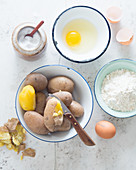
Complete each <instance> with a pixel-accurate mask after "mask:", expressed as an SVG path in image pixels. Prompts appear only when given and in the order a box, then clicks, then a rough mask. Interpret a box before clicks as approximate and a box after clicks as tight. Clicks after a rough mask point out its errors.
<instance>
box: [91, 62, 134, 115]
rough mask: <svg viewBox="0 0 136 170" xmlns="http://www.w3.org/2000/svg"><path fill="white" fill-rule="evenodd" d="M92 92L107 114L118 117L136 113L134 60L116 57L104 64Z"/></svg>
mask: <svg viewBox="0 0 136 170" xmlns="http://www.w3.org/2000/svg"><path fill="white" fill-rule="evenodd" d="M94 94H95V98H96V101H97V103H98V104H99V106H100V107H101V108H102V109H103V110H104V111H105V112H106V113H108V114H109V115H111V116H114V117H118V118H127V117H131V116H134V115H136V62H135V61H133V60H129V59H118V60H114V61H111V62H110V63H108V64H106V65H104V66H103V67H102V68H101V69H100V71H99V72H98V74H97V76H96V79H95V84H94Z"/></svg>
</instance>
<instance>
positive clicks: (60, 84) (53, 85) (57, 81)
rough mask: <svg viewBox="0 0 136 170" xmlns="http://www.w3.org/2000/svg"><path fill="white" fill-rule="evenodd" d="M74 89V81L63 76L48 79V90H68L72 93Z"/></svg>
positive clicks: (52, 91)
mask: <svg viewBox="0 0 136 170" xmlns="http://www.w3.org/2000/svg"><path fill="white" fill-rule="evenodd" d="M73 89H74V82H73V81H72V80H71V79H70V78H68V77H65V76H58V77H54V78H52V79H50V80H49V83H48V92H49V93H55V92H59V91H60V90H61V91H68V92H70V93H72V91H73Z"/></svg>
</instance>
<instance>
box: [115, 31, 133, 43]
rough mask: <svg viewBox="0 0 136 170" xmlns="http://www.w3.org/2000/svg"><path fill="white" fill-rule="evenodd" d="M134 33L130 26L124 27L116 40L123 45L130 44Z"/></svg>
mask: <svg viewBox="0 0 136 170" xmlns="http://www.w3.org/2000/svg"><path fill="white" fill-rule="evenodd" d="M133 37H134V34H133V32H132V31H131V30H130V29H128V28H122V29H120V30H119V31H118V33H117V35H116V40H117V41H118V42H119V43H120V44H122V45H129V44H130V43H131V42H132V40H133Z"/></svg>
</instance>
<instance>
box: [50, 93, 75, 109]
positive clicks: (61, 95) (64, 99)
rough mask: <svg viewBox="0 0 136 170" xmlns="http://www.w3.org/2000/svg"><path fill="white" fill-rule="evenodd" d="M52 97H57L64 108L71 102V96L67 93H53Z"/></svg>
mask: <svg viewBox="0 0 136 170" xmlns="http://www.w3.org/2000/svg"><path fill="white" fill-rule="evenodd" d="M53 95H54V96H56V97H58V98H59V99H60V100H61V101H62V102H63V103H64V104H65V105H66V106H69V105H70V104H71V102H72V94H71V93H69V92H67V91H59V92H56V93H53Z"/></svg>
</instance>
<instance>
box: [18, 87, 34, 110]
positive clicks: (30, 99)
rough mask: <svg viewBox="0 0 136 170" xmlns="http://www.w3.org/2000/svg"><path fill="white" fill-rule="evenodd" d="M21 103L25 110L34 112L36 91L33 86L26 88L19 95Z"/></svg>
mask: <svg viewBox="0 0 136 170" xmlns="http://www.w3.org/2000/svg"><path fill="white" fill-rule="evenodd" d="M19 103H20V106H21V107H22V109H23V110H27V111H28V110H34V109H35V107H36V97H35V90H34V88H33V87H32V86H31V85H27V86H25V87H24V88H23V89H22V91H21V92H20V94H19Z"/></svg>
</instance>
